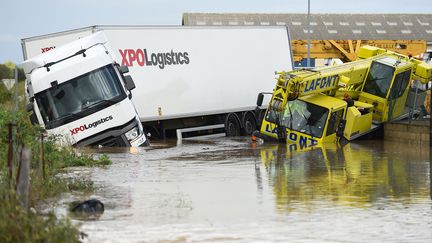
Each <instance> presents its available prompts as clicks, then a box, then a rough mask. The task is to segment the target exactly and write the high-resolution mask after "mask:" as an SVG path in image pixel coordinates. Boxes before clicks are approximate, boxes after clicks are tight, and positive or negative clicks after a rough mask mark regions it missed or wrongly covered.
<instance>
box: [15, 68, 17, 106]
mask: <svg viewBox="0 0 432 243" xmlns="http://www.w3.org/2000/svg"><path fill="white" fill-rule="evenodd" d="M16 112H18V67H17V66H15V113H16Z"/></svg>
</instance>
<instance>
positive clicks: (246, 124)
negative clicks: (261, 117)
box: [242, 112, 257, 135]
mask: <svg viewBox="0 0 432 243" xmlns="http://www.w3.org/2000/svg"><path fill="white" fill-rule="evenodd" d="M242 121H243V122H242V125H243V133H244V135H251V134H252V133H253V132H254V131H255V130H256V129H257V122H256V119H255V116H254V115H253V114H252V113H251V112H246V113H244V115H243V119H242Z"/></svg>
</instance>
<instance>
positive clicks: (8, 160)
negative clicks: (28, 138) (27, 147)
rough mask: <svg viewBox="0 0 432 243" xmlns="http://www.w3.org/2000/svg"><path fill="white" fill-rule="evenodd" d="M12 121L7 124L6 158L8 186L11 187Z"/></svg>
mask: <svg viewBox="0 0 432 243" xmlns="http://www.w3.org/2000/svg"><path fill="white" fill-rule="evenodd" d="M12 126H13V124H12V123H9V124H8V145H9V148H8V158H7V164H8V169H9V186H10V187H12V173H13V171H12V166H13V163H12V160H13V140H12Z"/></svg>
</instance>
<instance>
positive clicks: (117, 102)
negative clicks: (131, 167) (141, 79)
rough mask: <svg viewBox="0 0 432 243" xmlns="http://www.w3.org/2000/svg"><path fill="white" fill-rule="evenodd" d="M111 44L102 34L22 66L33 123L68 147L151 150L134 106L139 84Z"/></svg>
mask: <svg viewBox="0 0 432 243" xmlns="http://www.w3.org/2000/svg"><path fill="white" fill-rule="evenodd" d="M107 42H108V41H107V39H106V37H105V35H104V33H103V32H97V33H95V34H92V35H90V36H87V37H84V38H81V39H79V40H76V41H74V42H71V43H69V44H66V45H63V46H61V47H57V48H55V49H53V50H50V51H49V52H46V53H43V54H40V55H38V56H35V57H34V58H31V59H28V60H26V61H25V62H24V63H23V68H24V71H25V73H26V78H27V81H26V86H27V88H26V92H27V95H28V98H29V104H28V105H27V110H28V111H29V112H32V115H31V120H32V122H33V123H38V124H40V125H41V126H42V127H43V128H44V129H45V130H46V131H47V133H48V134H50V135H56V136H57V137H58V142H59V143H61V144H63V145H74V146H87V145H89V146H98V145H101V146H133V147H135V146H140V145H148V144H149V143H148V140H147V138H146V136H145V134H144V131H143V127H142V125H141V122H140V120H139V117H138V115H137V112H136V109H135V106H134V104H133V103H132V101H131V98H132V93H131V90H132V89H134V88H135V84H134V82H133V80H132V78H131V77H130V76H129V75H124V74H125V73H127V72H128V68H127V67H124V66H122V67H120V66H119V65H118V64H117V63H116V62H115V60H116V59H115V56H114V52H113V51H112V50H111V48H110V46H109V45H108V43H107Z"/></svg>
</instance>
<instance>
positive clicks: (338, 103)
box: [254, 46, 432, 149]
mask: <svg viewBox="0 0 432 243" xmlns="http://www.w3.org/2000/svg"><path fill="white" fill-rule="evenodd" d="M358 56H359V59H358V60H356V61H353V62H349V63H344V64H341V65H336V66H330V67H322V68H314V69H309V70H307V69H301V70H295V71H288V72H279V73H278V77H277V82H276V87H275V89H274V91H273V92H272V97H271V100H270V103H269V105H268V107H267V112H266V114H265V116H264V120H263V122H262V126H261V129H260V131H256V132H254V135H255V137H259V138H262V139H264V140H279V141H283V142H288V143H292V144H296V145H294V146H299V147H300V148H301V149H304V148H308V147H313V146H316V145H319V144H322V143H326V142H336V141H340V142H342V143H346V142H348V141H351V140H354V139H356V138H358V137H361V136H363V135H365V134H368V133H370V132H371V131H373V130H375V129H376V128H378V127H379V126H380V125H381V124H382V123H385V122H388V121H392V120H394V119H397V118H399V117H401V116H403V115H404V114H405V103H406V100H407V94H408V90H409V88H410V83H411V81H412V80H415V81H416V83H424V84H426V83H428V82H429V81H430V80H431V78H432V67H431V66H430V65H428V64H427V63H424V62H422V61H419V60H417V59H413V58H409V57H408V56H404V55H402V54H398V53H395V52H392V51H387V50H385V49H381V48H377V47H372V46H364V47H361V48H360V50H359V53H358ZM262 97H263V94H262V93H260V94H259V95H258V100H257V105H258V106H259V105H261V104H262Z"/></svg>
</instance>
